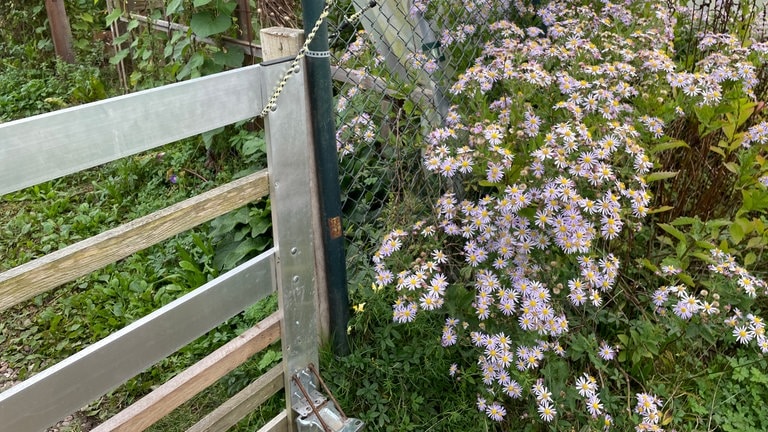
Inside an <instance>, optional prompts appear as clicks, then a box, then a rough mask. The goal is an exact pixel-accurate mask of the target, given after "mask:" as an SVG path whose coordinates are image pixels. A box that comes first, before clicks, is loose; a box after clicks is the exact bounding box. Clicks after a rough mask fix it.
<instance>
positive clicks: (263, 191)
mask: <svg viewBox="0 0 768 432" xmlns="http://www.w3.org/2000/svg"><path fill="white" fill-rule="evenodd" d="M268 177H269V173H268V172H267V171H266V170H263V171H259V172H257V173H254V174H251V175H249V176H246V177H243V178H241V179H238V180H235V181H233V182H231V183H228V184H226V185H223V186H219V187H217V188H215V189H212V190H210V191H208V192H205V193H202V194H200V195H197V196H195V197H193V198H190V199H188V200H185V201H182V202H180V203H177V204H174V205H172V206H170V207H167V208H165V209H163V210H160V211H158V212H155V213H152V214H150V215H148V216H145V217H143V218H140V219H136V220H134V221H131V222H129V223H127V224H125V225H122V226H119V227H117V228H114V229H111V230H109V231H105V232H103V233H101V234H99V235H97V236H94V237H91V238H89V239H86V240H83V241H81V242H78V243H75V244H73V245H71V246H68V247H66V248H64V249H61V250H59V251H56V252H53V253H50V254H48V255H46V256H44V257H42V258H39V259H36V260H34V261H31V262H28V263H26V264H23V265H21V266H18V267H15V268H13V269H11V270H8V271H6V272H4V273H2V274H0V311H1V310H4V309H7V308H9V307H11V306H13V305H15V304H18V303H19V302H21V301H24V300H26V299H29V298H32V297H34V296H36V295H38V294H41V293H44V292H46V291H48V290H50V289H52V288H55V287H57V286H59V285H61V284H64V283H66V282H70V281H73V280H75V279H77V278H78V277H80V276H84V275H87V274H88V273H90V272H92V271H95V270H98V269H100V268H102V267H104V266H105V265H107V264H110V263H113V262H115V261H117V260H119V259H122V258H125V257H127V256H128V255H130V254H132V253H134V252H137V251H140V250H142V249H145V248H147V247H149V246H152V245H154V244H157V243H159V242H161V241H163V240H165V239H168V238H170V237H172V236H174V235H176V234H178V233H180V232H183V231H185V230H188V229H190V228H193V227H195V226H197V225H199V224H201V223H203V222H206V221H209V220H211V219H213V218H215V217H217V216H220V215H222V214H224V213H227V212H228V211H231V210H234V209H236V208H239V207H242V206H243V205H245V204H247V203H249V202H251V201H254V200H256V199H259V198H262V197H264V196H266V195H267V193H268V192H269V178H268Z"/></svg>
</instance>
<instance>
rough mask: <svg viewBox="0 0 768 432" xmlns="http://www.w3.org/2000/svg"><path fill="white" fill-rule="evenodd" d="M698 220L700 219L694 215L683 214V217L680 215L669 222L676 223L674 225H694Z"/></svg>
mask: <svg viewBox="0 0 768 432" xmlns="http://www.w3.org/2000/svg"><path fill="white" fill-rule="evenodd" d="M697 221H698V219H697V218H692V217H688V216H681V217H679V218H677V219H675V220H673V221H672V222H670V223H669V224H670V225H674V226H680V225H693V224H694V223H696V222H697Z"/></svg>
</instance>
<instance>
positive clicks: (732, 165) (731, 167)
mask: <svg viewBox="0 0 768 432" xmlns="http://www.w3.org/2000/svg"><path fill="white" fill-rule="evenodd" d="M723 165H725V168H726V169H727V170H728V171H730V172H732V173H734V174H738V173H739V164H737V163H736V162H726V163H725V164H723Z"/></svg>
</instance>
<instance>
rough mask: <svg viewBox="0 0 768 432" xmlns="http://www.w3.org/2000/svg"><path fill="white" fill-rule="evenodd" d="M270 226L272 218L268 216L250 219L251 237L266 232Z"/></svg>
mask: <svg viewBox="0 0 768 432" xmlns="http://www.w3.org/2000/svg"><path fill="white" fill-rule="evenodd" d="M271 227H272V220H271V219H268V218H258V219H254V220H251V237H258V236H260V235H262V234H264V233H265V232H267V231H268V230H269V229H270V228H271Z"/></svg>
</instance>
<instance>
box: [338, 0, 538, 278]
mask: <svg viewBox="0 0 768 432" xmlns="http://www.w3.org/2000/svg"><path fill="white" fill-rule="evenodd" d="M498 20H509V21H515V22H517V23H519V24H523V25H525V26H533V25H536V22H535V18H534V15H533V8H532V7H531V5H530V4H529V3H524V2H521V1H513V2H510V1H492V0H479V1H476V2H467V1H459V0H456V1H443V0H441V1H432V2H430V1H429V0H341V1H338V2H336V3H335V4H334V6H333V11H332V14H331V16H330V20H329V21H330V22H329V29H330V34H331V40H330V45H331V52H332V57H333V59H332V64H333V66H332V68H333V76H334V82H335V89H334V90H335V95H336V100H337V114H338V117H337V118H338V120H337V145H338V150H339V157H340V163H339V167H340V175H341V189H342V207H343V212H344V216H345V226H346V235H347V263H348V269H349V276H350V282H351V287H352V289H353V290H354V289H355V284H362V283H364V282H365V277H366V275H367V274H368V273H367V271H366V269H368V268H369V263H370V258H371V255H372V254H373V252H374V251H375V250H376V248H377V246H378V244H377V243H378V241H379V240H380V238H381V236H382V235H383V234H384V232H385V231H387V230H389V229H391V228H392V227H395V226H398V227H404V228H405V227H407V226H410V223H411V222H414V221H416V220H418V219H422V218H424V217H426V216H428V215H429V214H430V212H431V208H432V203H434V201H435V199H436V198H437V197H439V196H440V195H441V194H443V193H445V192H446V191H448V190H451V191H454V192H457V193H460V181H461V180H460V177H456V179H457V180H456V182H455V183H454V184H447V183H446V181H445V180H444V179H441V176H436V175H431V174H430V173H429V172H427V171H426V170H425V169H424V164H423V160H424V158H423V155H422V149H423V148H424V147H425V145H424V143H425V142H426V141H425V140H428V139H429V134H430V133H432V131H433V130H434V129H435V128H438V127H441V126H442V125H443V124H444V120H445V119H446V117H447V116H452V115H454V114H453V113H452V112H451V99H452V96H451V87H452V86H453V85H454V83H455V82H456V79H457V78H458V77H459V75H460V74H461V72H462V71H464V70H466V68H467V67H470V66H472V64H473V63H474V62H475V59H476V57H478V56H479V55H481V50H482V48H483V47H482V42H481V41H482V40H484V39H485V38H484V36H483V33H484V32H488V31H490V30H489V29H488V28H487V26H484V25H483V24H486V23H488V22H494V21H498ZM494 79H495V77H489V80H490V81H489V82H492V81H493V80H494Z"/></svg>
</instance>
